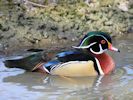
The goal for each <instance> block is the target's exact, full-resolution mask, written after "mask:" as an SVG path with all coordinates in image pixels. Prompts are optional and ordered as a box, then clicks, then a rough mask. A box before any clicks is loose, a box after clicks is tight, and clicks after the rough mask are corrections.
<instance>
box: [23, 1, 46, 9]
mask: <svg viewBox="0 0 133 100" xmlns="http://www.w3.org/2000/svg"><path fill="white" fill-rule="evenodd" d="M26 3H29V4H32V5H33V6H37V7H43V8H45V7H47V6H44V5H41V4H38V3H35V2H32V1H28V0H26Z"/></svg>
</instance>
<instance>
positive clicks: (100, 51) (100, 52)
mask: <svg viewBox="0 0 133 100" xmlns="http://www.w3.org/2000/svg"><path fill="white" fill-rule="evenodd" d="M99 48H100V50H99V52H95V51H93V50H92V48H90V51H91V52H92V53H94V54H102V53H103V52H104V51H106V49H105V50H103V49H102V46H101V44H99Z"/></svg>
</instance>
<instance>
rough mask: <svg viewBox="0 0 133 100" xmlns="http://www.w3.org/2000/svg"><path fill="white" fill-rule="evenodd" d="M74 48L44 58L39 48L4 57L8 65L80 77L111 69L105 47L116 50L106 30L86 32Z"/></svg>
mask: <svg viewBox="0 0 133 100" xmlns="http://www.w3.org/2000/svg"><path fill="white" fill-rule="evenodd" d="M73 48H74V50H69V51H64V52H61V53H58V54H56V55H55V57H54V58H53V59H51V60H50V61H47V59H45V58H47V55H46V54H43V53H42V52H38V53H35V54H32V55H30V56H27V57H23V58H20V59H9V60H5V61H4V63H5V66H6V67H8V68H21V69H25V70H27V71H32V72H33V71H39V72H40V71H41V72H43V73H48V74H51V75H60V76H69V77H81V76H96V75H105V74H109V73H110V72H112V70H113V69H114V67H115V63H114V61H113V59H112V58H111V56H110V55H108V54H107V53H105V51H107V50H111V51H117V52H120V51H119V49H117V48H115V47H113V46H112V39H111V37H110V35H109V34H108V33H106V32H100V31H93V32H89V33H87V34H86V35H85V36H84V37H83V39H82V40H81V42H80V43H79V45H78V46H73Z"/></svg>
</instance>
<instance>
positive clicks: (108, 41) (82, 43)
mask: <svg viewBox="0 0 133 100" xmlns="http://www.w3.org/2000/svg"><path fill="white" fill-rule="evenodd" d="M92 36H94V35H90V36H88V37H86V38H85V39H84V40H83V41H82V42H81V44H80V46H82V45H83V43H84V41H86V40H87V39H88V38H90V37H92ZM95 36H101V37H103V38H104V39H105V40H106V41H107V42H109V41H108V40H107V39H106V38H105V37H104V36H102V35H95Z"/></svg>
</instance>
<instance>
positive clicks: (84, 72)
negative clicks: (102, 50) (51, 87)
mask: <svg viewBox="0 0 133 100" xmlns="http://www.w3.org/2000/svg"><path fill="white" fill-rule="evenodd" d="M50 74H52V75H60V76H72V77H80V76H96V75H98V74H97V72H96V71H95V69H94V62H93V61H70V62H66V63H63V64H58V65H55V66H53V68H52V69H51V71H50Z"/></svg>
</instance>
